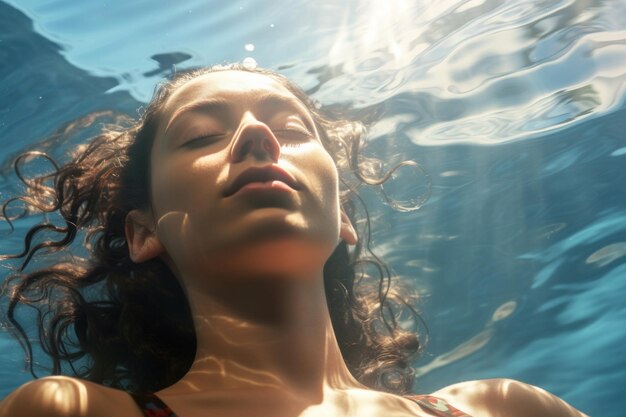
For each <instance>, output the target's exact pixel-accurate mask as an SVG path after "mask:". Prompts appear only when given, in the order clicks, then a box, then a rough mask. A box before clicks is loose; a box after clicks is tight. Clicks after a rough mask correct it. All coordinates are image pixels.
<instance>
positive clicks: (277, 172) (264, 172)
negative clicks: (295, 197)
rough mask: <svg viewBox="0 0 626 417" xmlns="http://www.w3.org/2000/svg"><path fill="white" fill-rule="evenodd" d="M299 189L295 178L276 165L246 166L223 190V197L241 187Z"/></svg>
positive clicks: (228, 195) (253, 188) (232, 193)
mask: <svg viewBox="0 0 626 417" xmlns="http://www.w3.org/2000/svg"><path fill="white" fill-rule="evenodd" d="M244 188H246V189H249V190H271V189H277V190H280V189H284V190H286V191H288V190H289V189H292V190H296V191H297V190H299V189H300V185H299V184H298V182H297V181H296V179H295V178H294V177H293V176H291V174H289V173H288V172H287V171H285V170H284V169H283V168H281V167H279V166H278V165H267V166H264V167H253V168H248V169H246V170H245V171H243V172H242V173H241V174H239V175H238V176H237V177H236V178H235V179H234V180H233V181H232V182H231V183H230V184H229V185H228V186H227V187H226V188H225V190H224V197H230V196H232V195H234V194H236V193H237V192H239V191H240V190H242V189H244Z"/></svg>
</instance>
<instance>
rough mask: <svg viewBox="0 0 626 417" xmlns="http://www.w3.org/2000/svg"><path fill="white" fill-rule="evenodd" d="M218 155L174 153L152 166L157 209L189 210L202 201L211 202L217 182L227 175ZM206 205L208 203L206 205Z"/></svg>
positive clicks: (155, 207)
mask: <svg viewBox="0 0 626 417" xmlns="http://www.w3.org/2000/svg"><path fill="white" fill-rule="evenodd" d="M218 160H219V155H211V156H203V157H200V158H175V157H171V158H169V159H166V160H162V161H160V163H158V164H155V166H154V167H153V168H152V196H153V204H154V210H155V212H156V213H157V214H160V215H165V214H167V212H169V211H173V210H176V211H185V212H187V211H189V210H193V209H194V208H195V207H198V205H199V204H200V203H202V202H205V205H206V202H209V201H211V200H212V198H214V197H215V196H214V195H213V194H215V193H216V192H217V191H216V190H217V187H216V184H218V183H219V182H220V181H222V179H221V178H222V177H223V176H224V175H223V173H222V172H221V170H220V169H219V167H220V166H221V165H220V164H219V162H218ZM205 209H206V207H205Z"/></svg>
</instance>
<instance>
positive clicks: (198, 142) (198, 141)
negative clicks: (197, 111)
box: [183, 133, 226, 148]
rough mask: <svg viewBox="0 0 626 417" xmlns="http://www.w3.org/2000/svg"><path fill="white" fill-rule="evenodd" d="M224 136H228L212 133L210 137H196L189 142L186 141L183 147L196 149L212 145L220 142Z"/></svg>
mask: <svg viewBox="0 0 626 417" xmlns="http://www.w3.org/2000/svg"><path fill="white" fill-rule="evenodd" d="M224 136H226V133H212V134H210V135H200V136H195V137H194V138H192V139H189V140H188V141H186V142H185V143H184V144H183V146H187V147H191V148H196V147H199V146H205V145H210V144H212V143H215V142H218V141H219V140H220V139H222V138H223V137H224Z"/></svg>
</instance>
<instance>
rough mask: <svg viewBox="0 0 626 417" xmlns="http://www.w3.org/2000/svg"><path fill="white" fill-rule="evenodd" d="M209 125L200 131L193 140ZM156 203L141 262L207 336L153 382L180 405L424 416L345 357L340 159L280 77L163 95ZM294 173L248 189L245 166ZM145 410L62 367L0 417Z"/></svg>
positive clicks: (472, 385) (508, 386) (134, 225)
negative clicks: (337, 300) (331, 293)
mask: <svg viewBox="0 0 626 417" xmlns="http://www.w3.org/2000/svg"><path fill="white" fill-rule="evenodd" d="M198 138H200V139H198ZM151 161H152V172H151V179H152V190H151V192H152V208H151V210H150V212H142V211H138V210H135V211H133V212H131V213H130V214H129V216H128V219H127V224H126V234H127V239H128V242H129V246H130V250H131V258H132V259H133V260H134V261H135V262H143V261H146V260H148V259H152V258H154V257H157V256H158V257H161V259H163V260H164V261H165V262H166V263H167V264H168V265H169V266H170V268H171V269H172V270H173V271H174V273H175V274H176V276H177V278H178V279H179V281H180V282H181V284H182V286H183V288H184V290H185V293H186V294H187V297H188V299H189V303H190V306H191V310H192V316H193V319H194V327H195V331H196V335H197V341H198V345H197V346H198V348H197V353H196V357H195V360H194V362H193V365H192V367H191V369H190V370H189V372H188V373H187V374H186V375H185V376H184V377H183V378H182V379H181V380H180V381H178V382H176V383H175V384H174V385H172V386H170V387H167V388H165V389H163V390H162V391H160V392H158V393H157V395H158V396H159V397H160V398H161V399H162V400H163V401H164V402H165V403H166V404H168V405H169V406H170V408H171V409H172V410H173V411H174V412H175V413H176V414H177V415H178V416H179V417H200V416H206V415H210V416H212V417H213V416H214V417H234V416H242V415H244V416H249V417H257V416H270V415H271V416H274V417H322V416H324V417H328V416H336V417H343V416H359V417H361V416H385V417H387V416H390V417H405V416H428V415H430V414H428V413H426V412H425V411H424V410H422V409H421V408H420V407H419V406H418V405H417V404H415V403H414V402H412V401H410V400H408V399H405V398H402V397H399V396H396V395H392V394H386V393H381V392H377V391H372V390H369V389H367V388H366V387H365V386H363V385H361V384H360V383H359V382H358V381H356V380H355V379H354V378H353V377H352V375H351V374H350V372H349V371H348V368H347V367H346V365H345V362H344V361H343V359H342V356H341V353H340V350H339V347H338V344H337V340H336V337H335V334H334V332H333V329H332V326H331V322H330V316H329V312H328V308H327V303H326V299H325V296H324V287H323V267H324V263H325V262H326V260H327V259H328V257H329V256H330V254H331V253H332V251H333V249H334V248H335V247H336V245H337V244H338V242H339V241H340V240H341V239H343V240H344V241H345V242H347V243H348V244H354V243H356V239H357V237H356V234H355V232H354V229H353V227H352V225H351V224H350V221H349V220H348V218H347V216H345V215H344V214H343V213H342V212H341V209H340V207H339V198H338V174H337V170H336V167H335V165H334V163H333V161H332V159H331V157H330V155H329V154H328V153H327V151H326V150H325V149H324V147H323V145H322V143H321V142H320V139H319V136H318V133H317V132H316V131H315V127H314V124H313V122H312V119H311V116H310V114H309V113H308V111H307V110H306V108H305V107H304V106H303V105H302V104H301V103H299V102H298V101H297V100H296V99H295V97H294V96H293V95H292V94H291V93H290V92H289V91H288V90H287V89H285V88H284V87H283V86H282V85H281V84H279V83H278V82H276V81H275V80H273V79H271V78H269V77H265V76H263V75H260V74H252V73H245V72H238V71H226V72H217V73H212V74H208V75H204V76H201V77H198V78H196V79H194V80H192V81H190V82H188V83H187V84H185V85H183V86H182V87H180V88H179V90H178V91H176V92H175V93H174V94H173V95H172V96H171V97H170V98H169V99H168V101H167V103H166V105H165V110H164V114H163V117H162V123H161V126H160V127H159V129H158V132H157V136H156V139H155V144H154V146H153V149H152V154H151ZM255 167H257V168H258V167H266V168H267V167H275V168H276V169H280V170H283V171H284V172H286V173H288V175H289V176H291V178H292V180H293V182H289V181H288V182H289V184H284V183H283V184H274V183H272V185H267V183H266V184H265V185H263V186H258V187H256V186H252V187H249V188H247V189H246V188H245V187H244V188H238V189H237V190H236V191H235V192H234V193H232V194H231V193H230V191H232V189H233V184H234V183H235V181H236V179H237V178H238V177H239V176H240V175H241V174H242V173H243V172H245V171H246V170H247V169H250V168H255ZM434 395H436V396H439V397H441V398H443V399H445V400H447V401H449V402H450V403H451V404H452V405H454V406H455V407H457V408H459V409H461V410H463V411H465V412H466V413H468V414H470V415H473V416H505V415H506V416H507V417H512V416H513V417H514V416H533V417H540V416H555V417H556V416H583V414H581V413H579V412H578V411H576V410H574V409H573V408H572V407H570V406H569V405H567V404H565V403H564V402H563V401H561V400H559V399H558V398H556V397H554V396H552V395H551V394H548V393H546V392H545V391H542V390H539V389H538V388H535V387H531V386H528V385H525V384H522V383H519V382H515V381H510V380H490V381H475V382H467V383H463V384H458V385H454V386H451V387H447V388H445V389H443V390H441V391H438V392H437V393H435V394H434ZM37 410H39V411H40V412H42V410H45V415H47V416H52V417H56V416H63V417H68V416H69V417H73V416H81V417H83V416H92V417H98V416H110V415H124V416H130V417H133V416H137V417H141V416H142V413H141V412H140V411H139V409H138V408H137V406H136V405H135V404H134V402H133V400H132V399H131V397H130V396H129V395H128V394H126V393H125V392H123V391H119V390H114V389H111V388H106V387H103V386H100V385H98V384H94V383H90V382H86V381H81V380H77V379H73V378H67V377H49V378H43V379H40V380H37V381H33V382H31V383H29V384H26V385H24V386H23V387H21V388H19V389H18V390H16V391H15V392H14V393H13V394H11V395H10V396H9V397H7V398H6V399H5V400H4V401H3V402H2V403H1V404H0V417H7V416H11V417H19V416H27V415H28V416H30V415H38V414H37Z"/></svg>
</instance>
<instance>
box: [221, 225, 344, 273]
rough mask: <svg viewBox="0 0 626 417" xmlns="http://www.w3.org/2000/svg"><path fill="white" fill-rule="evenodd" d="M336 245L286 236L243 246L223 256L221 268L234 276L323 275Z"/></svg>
mask: <svg viewBox="0 0 626 417" xmlns="http://www.w3.org/2000/svg"><path fill="white" fill-rule="evenodd" d="M333 249H334V245H333V244H328V243H326V244H325V243H323V242H320V241H315V240H310V239H309V240H306V239H302V238H294V237H293V236H291V237H284V238H278V239H276V238H274V239H271V240H267V241H257V242H256V243H254V244H248V245H244V246H242V247H241V248H240V249H237V250H235V251H231V252H230V253H229V254H228V255H226V256H220V259H219V265H218V269H220V270H223V271H224V272H228V274H229V275H230V276H233V275H235V276H243V277H251V276H254V275H256V276H267V277H271V278H273V279H292V278H293V277H294V276H311V277H312V278H313V277H316V276H318V275H320V274H321V273H322V271H323V269H324V264H325V263H326V261H327V260H328V258H329V257H330V255H331V253H332V251H333Z"/></svg>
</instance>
